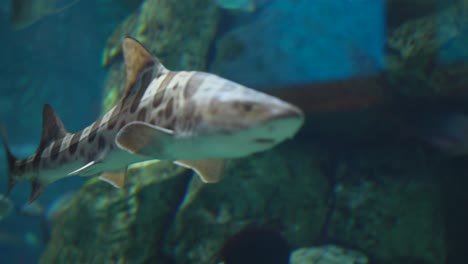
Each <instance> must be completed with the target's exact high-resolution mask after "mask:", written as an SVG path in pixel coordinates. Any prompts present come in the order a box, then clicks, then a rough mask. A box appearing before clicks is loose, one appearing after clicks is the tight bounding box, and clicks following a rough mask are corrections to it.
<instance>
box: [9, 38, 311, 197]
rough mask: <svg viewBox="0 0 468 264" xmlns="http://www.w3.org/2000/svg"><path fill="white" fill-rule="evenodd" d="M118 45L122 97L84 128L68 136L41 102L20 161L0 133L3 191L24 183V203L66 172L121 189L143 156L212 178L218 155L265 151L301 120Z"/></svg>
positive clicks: (246, 92)
mask: <svg viewBox="0 0 468 264" xmlns="http://www.w3.org/2000/svg"><path fill="white" fill-rule="evenodd" d="M122 50H123V59H124V63H125V74H126V81H125V85H124V89H123V95H122V97H121V98H120V100H119V101H118V103H117V104H116V105H115V106H114V107H112V108H111V109H110V110H109V111H108V112H106V113H105V114H104V115H102V117H100V118H99V119H98V120H96V121H95V122H93V123H92V124H91V125H89V126H87V127H86V128H84V129H83V130H81V131H78V132H76V133H70V132H68V131H67V130H66V129H65V127H64V125H63V122H62V121H61V119H60V118H59V117H58V115H57V114H56V112H55V111H54V110H53V109H52V107H51V106H50V105H47V104H46V105H45V106H44V109H43V116H42V118H43V123H42V136H41V141H40V144H39V146H38V148H37V150H36V151H35V153H33V154H32V155H30V156H29V157H27V158H25V159H17V158H16V157H15V156H14V155H13V154H12V152H11V150H10V148H9V147H8V145H7V143H6V138H5V133H2V140H3V144H4V145H5V150H6V156H7V160H8V167H9V171H8V173H9V176H8V190H7V193H9V192H10V191H11V190H12V188H13V187H14V186H15V185H16V184H17V183H18V182H19V181H29V182H30V183H31V185H32V190H31V194H30V197H29V202H32V201H34V200H36V199H37V198H38V197H39V196H40V194H41V193H42V192H43V190H44V189H45V187H46V186H47V185H49V184H51V183H53V182H55V181H58V180H60V179H62V178H65V177H70V176H74V175H79V176H97V177H99V179H101V180H103V181H105V182H107V183H110V184H112V185H113V186H115V187H118V188H122V187H124V185H125V177H126V171H127V168H128V166H129V165H131V164H134V163H139V162H143V161H148V160H169V161H172V162H174V163H175V164H177V165H180V166H183V167H186V168H189V169H192V170H193V171H194V172H195V173H196V174H197V175H199V176H200V178H201V180H202V181H203V182H206V183H213V182H218V181H219V180H220V179H221V178H222V176H223V169H224V161H225V160H226V159H233V158H241V157H246V156H249V155H251V154H253V153H257V152H261V151H265V150H268V149H270V148H272V147H274V146H276V145H278V144H279V143H281V142H283V141H284V140H286V139H289V138H292V137H293V136H294V135H295V134H296V132H297V131H298V130H299V129H300V127H301V126H302V125H303V122H304V114H303V112H302V111H301V110H300V109H299V108H298V107H296V106H294V105H292V104H290V103H287V102H285V101H283V100H281V99H278V98H276V97H273V96H270V95H267V94H265V93H263V92H260V91H256V90H254V89H250V88H247V87H245V86H243V85H241V84H238V83H235V82H233V81H230V80H227V79H224V78H222V77H220V76H218V75H215V74H211V73H207V72H200V71H170V70H168V69H166V67H164V65H163V64H161V63H160V61H159V60H158V59H157V58H156V57H155V56H153V55H152V53H151V52H150V51H149V50H148V49H146V48H145V47H144V46H143V45H142V44H141V43H140V42H138V41H137V40H135V39H133V38H131V37H126V38H125V39H124V40H123V42H122Z"/></svg>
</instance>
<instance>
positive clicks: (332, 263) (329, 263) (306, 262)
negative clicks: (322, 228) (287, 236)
mask: <svg viewBox="0 0 468 264" xmlns="http://www.w3.org/2000/svg"><path fill="white" fill-rule="evenodd" d="M367 263H368V259H367V257H366V256H365V255H364V254H362V253H360V252H358V251H355V250H350V249H344V248H341V247H338V246H335V245H326V246H322V247H312V248H300V249H296V250H295V251H294V252H293V253H292V256H291V261H290V264H367Z"/></svg>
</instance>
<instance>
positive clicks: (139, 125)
mask: <svg viewBox="0 0 468 264" xmlns="http://www.w3.org/2000/svg"><path fill="white" fill-rule="evenodd" d="M174 140H175V139H174V137H173V131H172V130H169V129H165V128H162V127H158V126H154V125H151V124H148V123H145V122H131V123H129V124H127V125H126V126H124V127H123V128H122V129H121V130H120V131H119V133H118V134H117V136H116V138H115V142H116V144H117V146H118V147H119V148H121V149H124V150H126V151H128V152H130V153H134V154H140V155H146V156H154V155H155V153H157V154H159V156H162V155H163V153H164V149H165V146H167V145H170V144H172V143H173V141H174Z"/></svg>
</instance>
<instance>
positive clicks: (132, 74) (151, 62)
mask: <svg viewBox="0 0 468 264" xmlns="http://www.w3.org/2000/svg"><path fill="white" fill-rule="evenodd" d="M122 50H123V56H124V62H125V73H126V81H125V87H124V91H123V96H122V100H123V99H125V98H127V97H128V95H129V94H132V93H134V92H135V91H132V87H134V84H135V83H136V82H137V80H138V78H139V76H140V75H141V73H142V71H144V70H145V69H148V68H149V67H151V69H152V74H153V75H154V76H159V75H161V74H162V73H164V72H166V71H167V69H166V68H165V67H164V65H162V64H161V63H160V62H159V60H158V59H157V58H156V57H154V56H153V54H151V52H150V51H149V50H148V49H146V48H145V47H144V46H143V44H141V43H140V42H138V41H137V40H136V39H134V38H131V37H126V38H125V39H124V40H123V43H122ZM145 88H146V87H145Z"/></svg>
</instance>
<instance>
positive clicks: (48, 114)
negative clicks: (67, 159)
mask: <svg viewBox="0 0 468 264" xmlns="http://www.w3.org/2000/svg"><path fill="white" fill-rule="evenodd" d="M66 134H67V131H66V130H65V127H64V126H63V123H62V120H60V118H59V117H58V116H57V114H56V113H55V111H54V109H52V107H51V106H50V105H48V104H46V105H44V110H43V111H42V136H41V143H40V144H39V147H38V150H42V149H44V148H45V147H47V146H48V145H49V144H50V143H51V142H52V141H54V140H57V139H59V138H63V137H65V135H66Z"/></svg>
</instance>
